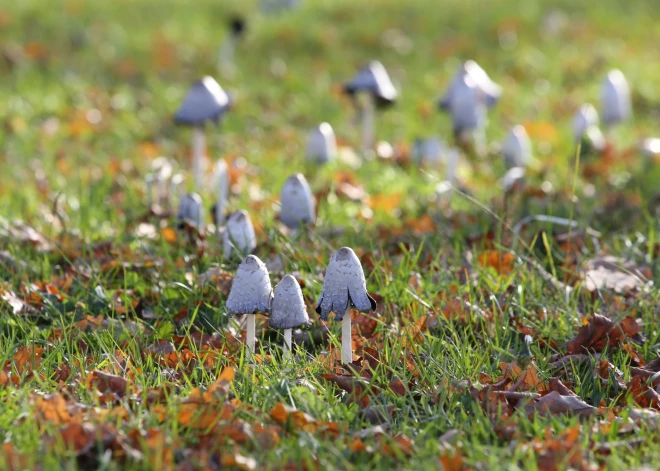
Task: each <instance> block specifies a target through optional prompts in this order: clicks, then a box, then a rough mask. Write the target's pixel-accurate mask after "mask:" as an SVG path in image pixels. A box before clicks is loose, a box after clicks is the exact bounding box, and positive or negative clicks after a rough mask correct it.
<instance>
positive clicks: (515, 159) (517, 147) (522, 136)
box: [502, 125, 532, 168]
mask: <svg viewBox="0 0 660 471" xmlns="http://www.w3.org/2000/svg"><path fill="white" fill-rule="evenodd" d="M502 154H503V155H504V162H505V163H506V166H507V168H513V167H525V166H527V165H528V164H529V162H530V161H531V160H532V143H531V142H530V140H529V136H528V135H527V131H526V130H525V128H524V127H523V126H521V125H517V126H514V127H513V128H511V130H510V131H509V135H508V136H507V137H506V139H505V140H504V143H503V144H502Z"/></svg>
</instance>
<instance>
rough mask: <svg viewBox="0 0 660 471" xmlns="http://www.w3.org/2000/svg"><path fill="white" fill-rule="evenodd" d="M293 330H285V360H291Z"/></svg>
mask: <svg viewBox="0 0 660 471" xmlns="http://www.w3.org/2000/svg"><path fill="white" fill-rule="evenodd" d="M292 331H293V329H284V358H287V359H290V358H291V332H292Z"/></svg>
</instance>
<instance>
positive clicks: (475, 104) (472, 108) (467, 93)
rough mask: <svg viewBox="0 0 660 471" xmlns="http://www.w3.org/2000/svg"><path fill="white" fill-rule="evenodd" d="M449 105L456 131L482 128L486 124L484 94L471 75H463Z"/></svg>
mask: <svg viewBox="0 0 660 471" xmlns="http://www.w3.org/2000/svg"><path fill="white" fill-rule="evenodd" d="M449 105H450V111H451V117H452V121H453V123H454V132H462V131H471V130H474V129H481V128H482V127H483V126H485V125H486V105H485V102H484V94H483V92H482V91H481V90H480V89H479V88H478V87H477V85H476V83H475V81H474V80H473V79H472V78H471V77H470V76H468V75H466V76H464V77H462V78H461V79H460V80H459V82H458V83H457V84H456V86H455V87H454V90H453V96H452V99H451V101H450V103H449Z"/></svg>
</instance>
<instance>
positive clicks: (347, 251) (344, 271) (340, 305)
mask: <svg viewBox="0 0 660 471" xmlns="http://www.w3.org/2000/svg"><path fill="white" fill-rule="evenodd" d="M351 305H352V306H353V307H355V309H357V310H358V311H360V312H369V311H373V310H375V309H376V301H374V299H373V298H372V297H371V296H369V293H367V283H366V280H365V278H364V272H363V271H362V265H361V264H360V259H358V257H357V255H355V252H353V249H351V248H350V247H342V248H341V249H339V250H337V251H336V252H335V253H334V254H333V255H332V258H330V263H329V264H328V268H327V270H326V271H325V278H324V279H323V288H322V289H321V296H319V300H318V302H317V303H316V312H317V314H320V315H321V320H322V321H325V320H328V316H329V315H330V313H331V312H334V313H335V321H340V320H342V319H343V318H344V312H346V309H347V308H348V307H349V306H351Z"/></svg>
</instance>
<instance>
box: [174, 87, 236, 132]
mask: <svg viewBox="0 0 660 471" xmlns="http://www.w3.org/2000/svg"><path fill="white" fill-rule="evenodd" d="M229 107H230V98H229V95H227V93H226V92H225V91H224V90H223V89H222V87H221V86H220V84H218V82H216V81H215V79H214V78H213V77H209V76H206V77H204V78H203V79H201V80H200V81H198V82H195V83H194V84H193V85H192V87H190V90H189V91H188V94H187V95H186V97H185V98H184V100H183V103H182V104H181V106H180V107H179V109H178V110H177V112H176V114H175V115H174V122H175V123H176V124H183V125H187V126H200V125H202V124H204V123H205V122H206V121H214V122H216V123H217V122H218V121H219V120H220V117H221V116H222V115H223V114H224V113H225V112H226V111H227V110H228V109H229Z"/></svg>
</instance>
